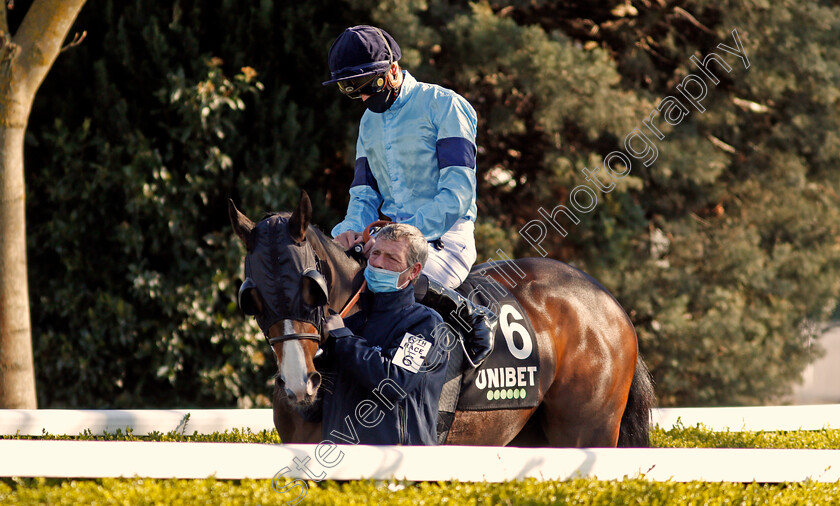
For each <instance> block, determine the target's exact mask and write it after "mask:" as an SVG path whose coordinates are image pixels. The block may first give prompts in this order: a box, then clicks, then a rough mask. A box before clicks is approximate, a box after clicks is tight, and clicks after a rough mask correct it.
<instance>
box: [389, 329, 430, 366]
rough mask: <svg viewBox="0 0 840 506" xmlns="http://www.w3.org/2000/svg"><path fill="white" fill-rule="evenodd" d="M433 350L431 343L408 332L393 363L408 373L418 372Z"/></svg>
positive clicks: (395, 354)
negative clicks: (427, 355)
mask: <svg viewBox="0 0 840 506" xmlns="http://www.w3.org/2000/svg"><path fill="white" fill-rule="evenodd" d="M431 348H432V343H431V341H426V340H425V339H423V338H422V337H420V336H415V335H414V334H409V333H408V332H406V333H405V335H404V336H403V338H402V342H401V343H400V347H399V348H398V349H397V352H396V353H394V359H393V360H392V361H391V362H392V363H393V364H394V365H398V366H400V367H402V368H403V369H405V370H407V371H411V372H418V371H420V367H422V365H423V361H424V360H425V359H426V354H427V353H429V350H430V349H431Z"/></svg>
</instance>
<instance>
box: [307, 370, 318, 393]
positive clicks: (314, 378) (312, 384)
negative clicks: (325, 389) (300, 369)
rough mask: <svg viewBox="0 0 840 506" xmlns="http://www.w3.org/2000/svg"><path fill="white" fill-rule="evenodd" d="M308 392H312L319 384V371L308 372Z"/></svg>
mask: <svg viewBox="0 0 840 506" xmlns="http://www.w3.org/2000/svg"><path fill="white" fill-rule="evenodd" d="M307 382H308V383H309V388H310V392H312V393H314V392H315V391H316V390H318V387H319V386H321V373H319V372H313V373H310V374H309V378H308V381H307Z"/></svg>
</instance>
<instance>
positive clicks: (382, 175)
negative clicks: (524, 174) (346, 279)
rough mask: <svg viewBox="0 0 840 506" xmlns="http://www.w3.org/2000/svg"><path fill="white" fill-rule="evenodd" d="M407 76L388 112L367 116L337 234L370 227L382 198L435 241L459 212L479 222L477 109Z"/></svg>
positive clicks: (385, 206) (386, 209)
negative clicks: (476, 203) (346, 204)
mask: <svg viewBox="0 0 840 506" xmlns="http://www.w3.org/2000/svg"><path fill="white" fill-rule="evenodd" d="M403 76H404V77H403V84H402V88H401V90H400V94H399V96H398V97H397V100H396V101H395V102H394V104H393V105H391V107H390V108H389V109H388V110H387V111H385V112H384V113H381V114H380V113H374V112H371V111H365V113H364V116H362V121H361V124H360V125H359V139H358V141H357V143H356V169H355V177H354V178H353V183H352V185H351V187H350V204H349V206H348V208H347V216H346V217H345V219H344V221H342V222H341V223H339V224H338V225H336V226H335V227H334V228H333V229H332V232H331V233H332V236H333V237H336V236H338V235H339V234H341V233H342V232H346V231H347V230H355V231H356V232H361V231H362V230H364V229H365V227H366V226H367V225H368V224H370V223H372V222H373V221H376V220H377V219H379V215H378V212H377V209H378V208H379V205H380V204H382V213H383V214H385V215H386V216H388V217H390V218H391V219H392V220H393V221H396V222H401V223H408V224H410V225H414V226H415V227H417V228H419V229H420V231H421V232H422V233H423V235H424V236H425V237H426V239H427V240H429V241H432V240H435V239H438V238H439V237H440V236H442V235H443V234H444V233H445V232H446V231H447V230H449V229H450V228H451V227H452V225H454V224H455V222H456V221H458V219H460V218H465V219H467V220H469V221H475V217H476V205H475V186H476V179H475V154H476V144H475V136H476V124H477V118H476V114H475V110H474V109H473V107H472V106H471V105H470V104H469V102H467V101H466V100H465V99H464V98H462V97H461V96H460V95H458V94H456V93H455V92H454V91H452V90H448V89H446V88H443V87H441V86H437V85H433V84H427V83H421V82H418V81H417V80H416V79H414V77H413V76H412V75H411V74H409V73H408V71H403Z"/></svg>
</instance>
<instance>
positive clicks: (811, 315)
mask: <svg viewBox="0 0 840 506" xmlns="http://www.w3.org/2000/svg"><path fill="white" fill-rule="evenodd" d="M16 3H17V6H16V9H15V10H13V11H11V14H12V16H11V19H10V22H11V23H12V25H13V27H14V24H15V23H16V22H19V16H21V15H22V13H25V10H26V8H27V7H28V2H26V1H20V0H19V1H18V2H16ZM16 13H17V14H16ZM15 16H18V17H15ZM362 23H371V24H377V25H380V26H382V27H384V28H386V29H387V30H388V31H389V32H390V33H392V34H393V35H394V36H395V38H396V39H397V40H398V41H399V42H400V45H401V47H402V49H403V59H402V61H401V63H402V64H403V65H404V67H406V68H408V69H409V70H410V71H411V72H412V73H413V74H414V75H415V76H416V77H417V78H418V79H419V80H422V81H427V82H435V83H439V84H442V85H444V86H447V87H450V88H452V89H454V90H456V91H457V92H459V93H460V94H462V95H463V96H465V97H466V98H467V99H468V100H470V102H471V103H472V104H473V105H474V106H475V108H476V110H477V111H478V114H479V138H478V144H479V178H478V179H479V200H478V204H479V222H478V227H477V239H478V244H479V249H480V253H479V258H480V259H482V260H483V259H486V258H490V257H491V256H492V255H493V252H494V251H495V250H496V249H497V248H500V247H501V248H503V249H504V250H505V251H506V252H508V253H509V254H511V255H513V256H517V257H521V256H533V255H535V254H536V252H535V251H534V250H533V249H531V247H530V246H529V245H528V243H527V242H526V241H524V240H522V239H521V237H520V235H519V234H518V232H517V231H518V230H519V229H520V228H521V227H522V226H524V225H525V223H527V222H528V221H530V220H531V219H534V218H537V217H538V216H539V215H538V212H537V211H538V208H539V207H543V208H545V209H547V210H550V209H552V208H553V207H554V206H556V205H558V204H562V203H565V200H566V198H567V196H568V193H569V191H570V190H571V189H572V188H574V187H575V186H577V185H579V184H584V183H585V181H584V176H583V174H582V173H581V172H580V169H581V168H583V167H590V168H594V167H596V166H600V165H601V160H602V159H603V156H604V155H605V154H607V153H609V152H611V151H613V150H615V149H620V148H621V147H622V146H623V140H624V137H625V135H627V134H628V133H630V132H631V131H632V130H633V129H634V128H636V127H637V126H640V124H641V121H642V120H643V119H645V118H647V116H648V114H649V113H650V111H651V110H652V109H653V107H655V106H656V105H657V104H658V102H659V100H660V99H661V98H663V97H665V96H666V95H669V94H674V93H675V92H674V88H675V86H676V85H677V84H678V83H679V82H680V80H681V79H682V78H683V77H684V76H685V75H687V74H688V73H690V72H696V68H695V67H694V66H693V65H692V64H691V63H690V61H689V56H691V55H696V56H698V57H701V58H702V56H704V55H706V54H708V53H709V51H712V50H714V48H715V46H716V45H717V44H718V43H720V42H723V43H726V44H728V45H730V46H731V45H733V42H732V37H731V35H730V32H731V30H732V29H733V28H737V30H738V33H739V34H740V37H741V40H742V42H743V43H744V45H745V49H746V52H747V55H748V57H749V59H750V62H751V66H750V68H749V69H744V67H743V65H742V64H741V62H740V61H739V60H738V59H737V58H735V57H733V56H730V55H725V57H726V60H727V62H728V63H729V64H730V65H732V69H733V70H732V72H731V73H729V74H728V75H726V76H723V77H722V82H721V83H720V84H719V85H718V86H712V85H709V95H708V96H707V97H706V99H705V100H704V102H703V104H704V106H705V107H706V109H707V111H706V112H705V113H703V114H699V113H697V112H693V113H692V114H691V115H690V116H688V117H687V118H686V119H685V120H684V121H683V122H682V124H680V125H678V126H676V127H673V128H670V129H667V130H665V129H663V133H665V134H666V139H665V140H664V141H661V142H657V146H658V148H659V158H658V159H657V160H656V162H654V163H653V164H652V165H651V166H650V167H644V166H643V165H641V164H639V163H635V164H634V165H633V168H632V172H631V174H630V175H629V176H628V177H626V178H624V179H622V180H620V181H619V182H618V186H617V188H616V189H615V190H614V191H613V192H611V193H610V194H608V195H601V194H600V193H599V198H600V200H599V202H598V205H597V207H596V209H595V210H594V211H593V212H591V213H589V214H587V215H584V216H583V217H582V220H581V223H580V224H579V225H576V226H571V227H570V228H569V234H568V236H567V237H565V238H564V237H562V236H561V235H560V234H558V233H550V234H549V237H548V238H547V240H546V242H545V243H543V245H544V246H545V247H547V248H548V250H549V255H550V256H551V257H552V258H556V259H559V260H563V261H566V262H570V263H572V264H574V265H576V266H578V267H580V268H582V269H584V270H585V271H587V272H589V273H590V274H592V275H593V276H594V277H596V278H597V279H599V280H600V281H601V282H602V283H603V284H604V285H605V286H606V287H607V288H608V289H609V290H611V291H612V292H613V293H614V294H615V295H616V296H617V297H618V299H619V301H620V302H621V303H622V304H623V306H624V307H625V308H626V309H627V311H628V313H629V314H630V315H631V318H632V319H633V321H634V323H635V325H636V328H637V331H638V334H639V339H640V346H641V352H642V353H643V355H644V357H645V359H646V361H647V362H648V364H649V365H650V367H651V369H652V371H653V374H654V377H655V380H656V383H657V385H656V389H657V393H658V395H659V397H660V402H661V403H662V404H663V405H717V404H755V403H761V402H765V401H767V400H770V399H773V398H776V397H777V396H779V395H781V394H783V393H785V392H786V391H788V390H789V388H790V386H791V384H792V382H793V381H794V380H795V379H796V378H797V377H798V375H799V374H800V372H801V371H802V369H803V368H804V366H805V365H806V364H807V362H808V361H809V360H812V359H813V358H816V356H818V354H819V347H818V345H817V344H815V343H814V342H813V337H814V336H815V332H816V330H817V329H816V326H815V325H814V324H813V323H810V322H818V321H824V320H826V319H827V318H829V316H830V315H831V313H832V311H833V310H834V309H835V307H836V306H837V298H838V293H840V240H838V237H840V196H838V195H840V175H839V174H840V173H838V171H837V170H836V167H837V166H838V162H840V129H838V126H840V125H838V122H840V114H838V113H840V92H838V87H837V83H838V82H840V64H838V62H840V6H838V5H837V3H836V2H828V1H824V2H815V1H806V0H789V1H786V2H775V3H773V4H772V5H771V3H770V2H766V1H759V0H751V1H739V2H729V1H723V2H718V1H715V2H712V1H705V0H698V1H690V0H685V1H684V0H677V1H674V2H667V3H666V2H658V1H652V0H634V1H629V2H626V1H605V2H597V3H593V4H590V3H586V2H571V1H570V2H553V1H545V0H529V1H512V2H504V3H503V2H488V1H486V0H482V1H479V2H477V3H468V2H455V1H453V2H444V1H441V0H406V1H401V0H342V1H326V0H312V1H309V2H273V1H270V0H261V1H259V2H244V3H243V2H232V1H229V0H208V1H202V2H198V1H177V0H161V1H157V2H151V1H148V0H131V1H113V0H89V1H88V3H87V4H86V6H85V8H84V9H83V11H82V13H81V15H80V17H79V19H78V21H77V23H76V27H75V30H77V31H81V30H86V31H87V32H88V37H87V39H86V40H85V41H84V43H83V44H82V45H81V46H79V47H76V48H73V49H72V50H69V51H67V52H65V53H64V54H62V55H61V57H60V58H59V60H58V62H57V64H56V65H55V67H54V68H53V69H52V71H51V73H50V74H49V76H48V78H47V81H46V82H45V83H44V85H43V87H42V89H41V90H40V92H39V94H38V96H37V99H36V103H35V108H34V110H33V113H32V118H31V121H30V125H29V129H28V136H27V151H26V160H27V161H26V163H27V167H26V174H27V198H28V200H27V220H28V223H27V224H28V240H29V271H30V290H31V306H32V319H33V341H34V347H35V362H36V373H37V382H38V402H39V406H40V407H45V408H46V407H83V408H98V407H112V408H119V407H134V408H139V407H159V408H167V407H211V406H218V407H225V406H237V405H238V406H242V407H249V406H266V405H268V402H269V401H268V397H269V395H270V387H269V383H268V380H269V379H270V377H271V375H272V374H273V372H274V370H273V369H274V366H273V364H272V359H271V357H270V356H269V355H270V351H269V350H268V348H267V346H265V345H264V344H263V342H262V339H261V336H260V334H259V332H258V330H257V328H256V326H255V325H254V324H253V323H252V322H251V321H248V320H245V319H243V317H242V316H241V315H240V314H239V313H238V310H237V309H236V306H235V300H234V294H235V290H236V288H237V283H238V281H239V277H240V276H241V274H240V273H241V260H242V255H243V250H242V248H241V246H240V245H239V243H238V241H234V240H233V237H232V234H231V233H230V229H229V225H228V222H227V217H226V207H225V202H226V199H227V198H228V197H229V196H230V197H233V199H234V200H235V201H236V202H237V203H238V204H241V205H240V208H241V209H243V210H244V211H245V212H246V213H247V214H249V215H251V216H252V217H258V216H259V215H260V214H261V213H262V212H264V211H267V210H276V209H288V208H290V207H291V206H292V205H293V204H294V203H295V199H296V197H297V195H298V191H299V189H300V188H303V189H306V190H307V191H308V192H309V194H310V195H311V196H312V197H313V201H314V202H315V203H316V205H315V207H316V210H315V219H314V221H315V222H316V223H319V224H321V225H322V228H323V229H325V230H329V228H330V227H331V226H332V224H334V223H335V222H336V221H338V220H339V219H340V218H341V216H342V215H343V212H344V210H345V206H346V203H347V198H348V197H347V188H348V186H349V183H350V181H351V180H352V161H353V158H354V144H355V137H356V133H357V125H358V118H359V116H360V115H361V112H362V106H361V104H360V103H357V102H351V101H349V100H346V99H342V97H341V96H340V95H339V94H338V93H337V92H336V90H334V89H333V88H332V87H322V86H321V85H320V83H321V81H323V80H324V79H325V78H326V77H327V76H328V70H327V68H326V54H327V50H328V48H329V45H330V43H331V41H332V40H333V38H334V37H335V36H337V35H338V34H339V33H340V32H341V30H343V29H344V28H345V27H347V26H351V25H354V24H362ZM13 29H14V28H13ZM718 52H720V53H721V54H724V53H723V52H721V51H719V50H718ZM601 174H603V171H602V172H601Z"/></svg>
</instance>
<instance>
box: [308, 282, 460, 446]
mask: <svg viewBox="0 0 840 506" xmlns="http://www.w3.org/2000/svg"><path fill="white" fill-rule="evenodd" d="M360 304H361V310H360V311H359V312H357V313H355V314H353V315H351V316H349V317H347V319H346V320H345V325H346V327H345V328H341V329H336V330H334V331H332V332H331V335H332V336H333V337H331V339H334V340H335V341H334V343H331V345H330V346H329V347H328V350H327V352H326V353H325V355H326V356H325V357H324V358H325V359H326V363H327V370H328V371H334V373H335V376H334V382H333V384H332V385H329V384H328V381H325V382H324V383H325V384H324V386H323V387H322V388H324V387H326V388H325V390H324V404H323V427H322V432H321V433H322V436H323V439H325V440H330V441H332V442H334V443H338V444H342V443H348V444H349V443H356V442H358V443H361V444H371V445H398V444H402V445H433V444H437V433H436V426H437V417H438V413H437V409H438V401H439V399H440V392H441V389H442V388H443V382H444V376H445V375H446V365H447V358H448V354H446V353H442V352H441V350H440V348H441V346H442V343H441V342H435V337H434V335H433V331H434V329H435V327H436V326H437V325H439V324H441V323H442V322H443V320H442V319H441V317H440V315H439V314H438V313H437V312H435V311H434V310H433V309H430V308H428V307H426V306H423V305H421V304H418V303H416V302H415V301H414V286H413V285H411V284H409V285H408V286H407V287H406V288H404V289H402V290H399V291H396V292H387V293H372V292H370V291H368V292H365V293H363V294H362V297H361V298H360ZM440 340H441V341H442V339H440ZM395 357H396V360H395ZM429 361H431V362H432V363H433V364H434V367H431V368H429V367H428V366H429ZM418 365H419V366H420V367H419V368H418ZM426 369H429V370H426ZM415 370H416V371H415ZM350 425H352V426H350Z"/></svg>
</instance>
